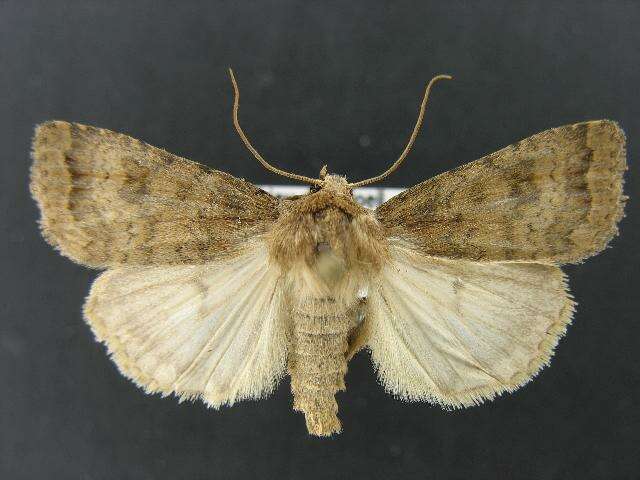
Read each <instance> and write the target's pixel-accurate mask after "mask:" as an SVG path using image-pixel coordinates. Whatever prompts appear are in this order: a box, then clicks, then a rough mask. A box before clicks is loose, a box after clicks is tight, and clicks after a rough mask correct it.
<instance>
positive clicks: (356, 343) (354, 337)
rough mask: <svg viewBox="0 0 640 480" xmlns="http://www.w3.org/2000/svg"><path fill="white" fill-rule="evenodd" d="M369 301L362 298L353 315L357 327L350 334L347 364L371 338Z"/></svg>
mask: <svg viewBox="0 0 640 480" xmlns="http://www.w3.org/2000/svg"><path fill="white" fill-rule="evenodd" d="M366 310H367V299H366V298H361V299H360V302H359V303H358V304H357V305H356V307H355V308H354V309H353V315H354V316H355V317H356V321H357V326H356V327H354V328H353V330H351V332H350V334H349V349H348V350H347V362H349V361H351V359H352V358H353V357H354V356H355V354H356V353H358V352H359V351H360V350H362V348H363V347H364V346H365V345H366V344H367V340H368V338H369V328H368V324H369V322H368V320H367V318H368V315H367V314H366Z"/></svg>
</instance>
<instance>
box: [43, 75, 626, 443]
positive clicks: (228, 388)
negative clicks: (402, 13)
mask: <svg viewBox="0 0 640 480" xmlns="http://www.w3.org/2000/svg"><path fill="white" fill-rule="evenodd" d="M230 74H231V80H232V83H233V87H234V93H235V97H234V105H233V123H234V126H235V128H236V130H237V132H238V134H239V135H240V137H241V138H242V141H243V142H244V143H245V145H246V146H247V148H248V149H249V150H250V151H251V153H252V154H253V156H254V157H255V158H256V159H257V160H258V161H259V162H260V163H261V164H262V165H263V166H264V167H266V168H267V169H269V170H270V171H272V172H275V173H277V174H279V175H282V176H285V177H288V178H291V179H295V180H298V181H300V182H303V183H306V184H310V185H311V188H310V191H308V192H307V193H305V194H303V195H298V196H293V197H289V198H284V199H278V198H276V197H274V196H272V195H270V194H268V193H267V192H265V191H264V190H261V189H260V188H257V187H255V186H254V185H252V184H250V183H248V182H246V181H244V180H241V179H238V178H235V177H233V176H231V175H229V174H227V173H224V172H220V171H217V170H211V169H209V168H206V167H204V166H202V165H199V164H197V163H194V162H191V161H188V160H185V159H183V158H180V157H177V156H175V155H172V154H170V153H168V152H166V151H164V150H160V149H158V148H154V147H152V146H150V145H147V144H146V143H143V142H141V141H138V140H135V139H133V138H130V137H128V136H126V135H122V134H118V133H114V132H111V131H108V130H104V129H101V128H94V127H89V126H85V125H80V124H77V123H67V122H63V121H50V122H46V123H43V124H41V125H39V126H38V127H37V128H36V131H35V137H34V140H33V166H32V171H31V191H32V194H33V197H34V198H35V200H36V202H37V203H38V206H39V207H40V212H41V218H40V226H41V229H42V233H43V235H44V237H45V239H46V240H47V241H48V242H49V243H50V244H51V245H52V246H54V247H55V248H56V249H58V250H59V251H60V252H61V253H62V254H63V255H66V256H67V257H69V258H70V259H72V260H73V261H75V262H78V263H80V264H82V265H86V266H88V267H91V268H96V269H102V270H105V271H104V272H103V273H101V274H100V275H99V276H98V278H97V279H96V281H95V282H94V284H93V286H92V287H91V291H90V293H89V296H88V298H87V301H86V304H85V307H84V316H85V319H86V321H87V322H88V324H89V325H90V327H91V328H92V330H93V332H94V333H95V336H96V338H97V339H98V340H99V341H101V342H104V343H105V344H106V346H107V348H108V350H109V353H110V355H111V358H112V359H113V360H114V362H115V363H116V365H117V366H118V368H119V370H120V371H121V372H122V373H123V374H124V375H125V376H127V377H129V378H130V379H132V380H133V381H134V382H135V383H136V384H138V385H139V386H141V387H142V388H144V390H145V391H147V392H160V393H162V394H164V395H166V394H170V393H174V394H176V395H177V396H178V397H179V398H180V399H196V398H197V399H201V400H203V401H204V402H205V403H206V404H207V405H209V406H212V407H215V408H217V407H219V406H221V405H232V404H233V403H235V402H236V401H238V400H242V399H250V398H253V399H257V398H261V397H264V396H265V395H267V394H269V393H270V392H272V391H273V390H274V389H275V387H276V385H277V384H278V382H279V380H280V379H281V378H283V377H284V376H285V374H288V375H289V376H290V377H291V390H292V393H293V399H294V400H293V408H294V409H295V410H298V411H301V412H303V413H304V415H305V418H306V424H307V428H308V431H309V433H311V434H313V435H322V436H325V435H331V434H333V433H336V432H339V431H340V430H341V425H340V421H339V420H338V417H337V412H338V406H337V403H336V400H335V393H336V392H337V391H339V390H343V389H344V388H345V384H344V377H345V372H346V371H347V364H348V362H349V360H350V359H351V358H352V357H353V355H354V354H355V353H356V352H358V351H359V350H360V349H362V348H366V349H368V350H369V351H370V353H371V359H372V361H373V364H374V366H375V368H376V370H377V374H378V378H379V379H380V382H381V383H382V385H383V386H384V387H385V389H386V390H387V391H388V392H390V393H392V394H394V395H395V396H397V397H399V398H402V399H404V400H409V401H427V402H431V403H435V404H439V405H441V406H443V407H445V408H457V407H467V406H470V405H475V404H479V403H482V402H483V401H485V400H491V399H493V398H494V397H495V396H496V395H498V394H501V393H503V392H512V391H514V390H516V389H517V388H519V387H520V386H522V385H524V384H525V383H527V382H528V381H529V380H531V378H532V377H534V376H535V375H536V374H537V373H538V372H539V371H540V369H541V368H543V367H544V366H545V365H547V364H548V363H549V360H550V358H551V356H552V353H553V350H554V348H555V346H556V344H557V343H558V340H559V338H560V337H561V336H562V335H563V334H564V332H565V330H566V328H567V325H568V323H569V322H570V320H571V317H572V314H573V311H574V302H573V301H572V298H571V296H570V294H569V293H568V290H567V281H566V278H565V276H564V274H563V272H562V270H561V269H560V265H562V264H566V263H577V262H581V261H582V260H584V259H586V258H587V257H590V256H592V255H594V254H596V253H598V252H599V251H601V250H602V249H604V248H605V246H606V245H607V244H608V242H609V241H610V240H611V238H612V237H613V236H614V235H616V233H617V223H618V221H619V220H620V218H621V217H622V215H623V207H624V202H625V199H626V197H625V196H624V195H623V191H622V183H623V175H624V171H625V170H626V153H625V136H624V133H623V131H622V130H621V129H620V127H619V126H618V125H617V124H616V123H615V122H612V121H609V120H596V121H588V122H582V123H576V124H574V125H567V126H563V127H559V128H554V129H551V130H547V131H544V132H541V133H538V134H536V135H533V136H532V137H529V138H526V139H524V140H522V141H519V142H517V143H515V144H513V145H510V146H508V147H506V148H503V149H502V150H499V151H498V152H496V153H493V154H491V155H487V156H486V157H483V158H481V159H479V160H476V161H475V162H472V163H469V164H466V165H463V166H461V167H459V168H456V169H455V170H452V171H449V172H445V173H442V174H440V175H438V176H436V177H434V178H431V179H429V180H426V181H423V182H422V183H419V184H418V185H415V186H414V187H412V188H409V189H408V190H406V191H404V192H402V193H401V194H399V195H397V196H395V197H393V198H391V199H389V200H388V201H386V202H385V203H384V204H382V205H380V206H379V207H377V208H376V209H375V210H372V209H367V208H364V207H362V206H361V205H359V204H358V203H357V202H355V201H354V199H353V189H355V188H357V187H362V186H365V185H369V184H371V183H374V182H377V181H380V180H382V179H383V178H385V177H387V176H388V175H389V174H391V173H392V172H393V171H394V170H395V169H397V168H398V167H399V166H400V164H401V163H402V162H403V161H404V159H405V157H406V156H407V154H408V152H409V150H410V149H411V146H412V144H413V142H414V140H415V138H416V136H417V134H418V131H419V129H420V126H421V123H422V119H423V116H424V112H425V108H426V104H427V100H428V97H429V92H430V89H431V87H432V85H433V84H434V83H435V82H436V81H438V80H441V79H444V78H450V77H447V76H444V75H440V76H437V77H435V78H433V79H432V80H431V82H429V84H428V85H427V87H426V89H425V92H424V96H423V99H422V103H421V105H420V109H419V115H418V120H417V122H416V125H415V127H414V129H413V131H412V133H411V136H410V139H409V141H408V143H407V146H406V148H405V149H404V151H403V152H402V154H401V155H400V157H399V158H398V160H396V162H395V163H394V164H393V165H392V166H391V167H390V168H389V169H388V170H387V171H385V172H384V173H382V174H380V175H378V176H376V177H373V178H370V179H367V180H361V181H358V182H355V183H349V182H348V181H347V180H346V178H345V177H343V176H340V175H334V174H328V173H327V171H326V168H323V169H322V171H321V172H320V176H319V178H310V177H305V176H302V175H297V174H293V173H289V172H285V171H283V170H280V169H278V168H276V167H274V166H272V165H271V164H270V163H268V162H267V161H266V160H265V159H264V158H263V157H262V156H261V155H260V153H258V151H257V150H256V149H255V148H254V147H253V146H252V144H251V143H250V141H249V139H248V138H247V136H246V135H245V134H244V132H243V130H242V128H241V127H240V124H239V121H238V105H239V91H238V87H237V84H236V81H235V78H234V76H233V72H231V70H230Z"/></svg>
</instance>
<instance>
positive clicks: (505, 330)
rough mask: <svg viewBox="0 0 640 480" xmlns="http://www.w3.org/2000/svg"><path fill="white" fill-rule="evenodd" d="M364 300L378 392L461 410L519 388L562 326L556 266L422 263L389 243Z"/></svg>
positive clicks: (566, 315)
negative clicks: (386, 255)
mask: <svg viewBox="0 0 640 480" xmlns="http://www.w3.org/2000/svg"><path fill="white" fill-rule="evenodd" d="M380 278H381V281H380V282H381V283H380V284H379V286H378V287H377V288H375V289H373V290H372V291H370V294H369V298H368V313H367V317H368V318H367V322H368V325H367V329H368V341H367V342H368V346H369V348H370V350H371V357H372V360H373V363H374V365H375V366H376V369H377V371H378V376H379V378H380V381H381V382H382V384H383V385H384V386H385V388H386V389H387V390H388V391H389V392H391V393H393V394H394V395H396V396H399V397H401V398H402V399H405V400H410V401H415V400H425V401H428V402H431V403H436V404H440V405H442V406H444V407H462V406H469V405H474V404H478V403H481V402H483V401H484V400H487V399H492V398H493V397H494V396H495V395H497V394H500V393H502V392H505V391H509V392H511V391H513V390H515V389H517V388H518V387H520V386H521V385H523V384H525V383H527V382H528V381H529V380H530V379H531V378H532V377H533V376H535V375H536V374H537V372H538V371H539V370H540V369H541V368H543V367H544V366H545V365H546V364H548V362H549V360H550V358H551V356H552V354H553V349H554V347H555V346H556V344H557V342H558V340H559V338H560V336H562V335H563V334H564V332H565V329H566V326H567V324H568V323H569V322H570V320H571V316H572V312H573V302H572V300H571V297H570V296H569V294H568V293H567V290H566V285H565V278H564V276H563V273H562V271H561V270H560V268H559V267H557V266H554V265H548V264H547V265H545V264H540V263H532V262H477V261H472V260H451V259H447V258H438V257H430V256H426V255H423V254H421V253H418V252H416V251H415V249H414V248H413V246H411V245H407V244H406V243H404V242H403V241H400V240H397V239H392V240H391V241H390V260H389V262H388V264H387V266H386V267H384V269H383V271H382V272H381V275H380Z"/></svg>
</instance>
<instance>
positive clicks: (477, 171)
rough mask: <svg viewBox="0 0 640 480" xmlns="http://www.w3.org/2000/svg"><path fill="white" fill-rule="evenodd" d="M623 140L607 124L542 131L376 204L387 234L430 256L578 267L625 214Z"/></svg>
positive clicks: (604, 241) (617, 130) (618, 131)
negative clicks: (403, 240) (546, 263)
mask: <svg viewBox="0 0 640 480" xmlns="http://www.w3.org/2000/svg"><path fill="white" fill-rule="evenodd" d="M625 170H626V153H625V136H624V133H623V131H622V130H621V129H620V127H619V126H618V125H617V124H616V123H615V122H612V121H608V120H599V121H592V122H584V123H577V124H575V125H567V126H563V127H558V128H554V129H551V130H546V131H544V132H541V133H538V134H537V135H533V136H532V137H529V138H526V139H524V140H522V141H520V142H518V143H515V144H513V145H510V146H508V147H506V148H503V149H502V150H500V151H498V152H496V153H493V154H491V155H488V156H486V157H483V158H481V159H479V160H476V161H475V162H472V163H469V164H466V165H463V166H461V167H459V168H457V169H455V170H451V171H449V172H446V173H443V174H441V175H438V176H437V177H434V178H432V179H430V180H427V181H425V182H422V183H420V184H418V185H416V186H414V187H413V188H410V189H408V190H406V191H405V192H403V193H401V194H400V195H398V196H396V197H394V198H392V199H390V200H389V201H388V202H386V203H384V204H383V205H381V206H380V207H378V209H377V211H376V213H377V217H378V219H379V221H380V222H381V223H382V224H383V225H384V227H385V228H386V229H387V232H388V234H389V236H397V237H402V238H405V239H408V240H410V241H411V242H412V243H413V244H414V245H415V246H416V247H417V248H418V249H419V250H420V251H421V252H423V253H425V254H428V255H435V256H443V257H449V258H466V259H473V260H535V261H543V262H555V263H573V262H579V261H581V260H583V259H585V258H587V257H589V256H591V255H594V254H595V253H597V252H599V251H600V250H602V249H603V248H604V247H605V246H606V245H607V243H608V242H609V241H610V240H611V238H612V237H613V236H614V235H615V234H616V233H617V223H618V221H619V220H620V218H621V217H622V214H623V208H624V202H625V199H626V197H624V195H623V192H622V183H623V174H624V171H625Z"/></svg>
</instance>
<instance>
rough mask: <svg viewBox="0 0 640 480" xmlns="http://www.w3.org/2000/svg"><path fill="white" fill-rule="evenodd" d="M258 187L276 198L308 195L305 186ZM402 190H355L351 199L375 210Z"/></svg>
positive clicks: (366, 188) (402, 189)
mask: <svg viewBox="0 0 640 480" xmlns="http://www.w3.org/2000/svg"><path fill="white" fill-rule="evenodd" d="M258 187H260V188H261V189H263V190H264V191H265V192H269V193H270V194H271V195H273V196H274V197H278V198H285V197H291V196H293V195H304V194H305V193H309V187H308V186H305V185H258ZM404 190H405V189H404V188H379V187H365V188H356V189H355V190H354V191H353V197H354V198H355V200H356V201H357V202H358V203H359V204H360V205H363V206H365V207H367V208H376V207H377V206H378V205H380V204H382V203H384V202H386V201H387V200H389V199H390V198H391V197H395V196H396V195H397V194H399V193H400V192H403V191H404Z"/></svg>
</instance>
